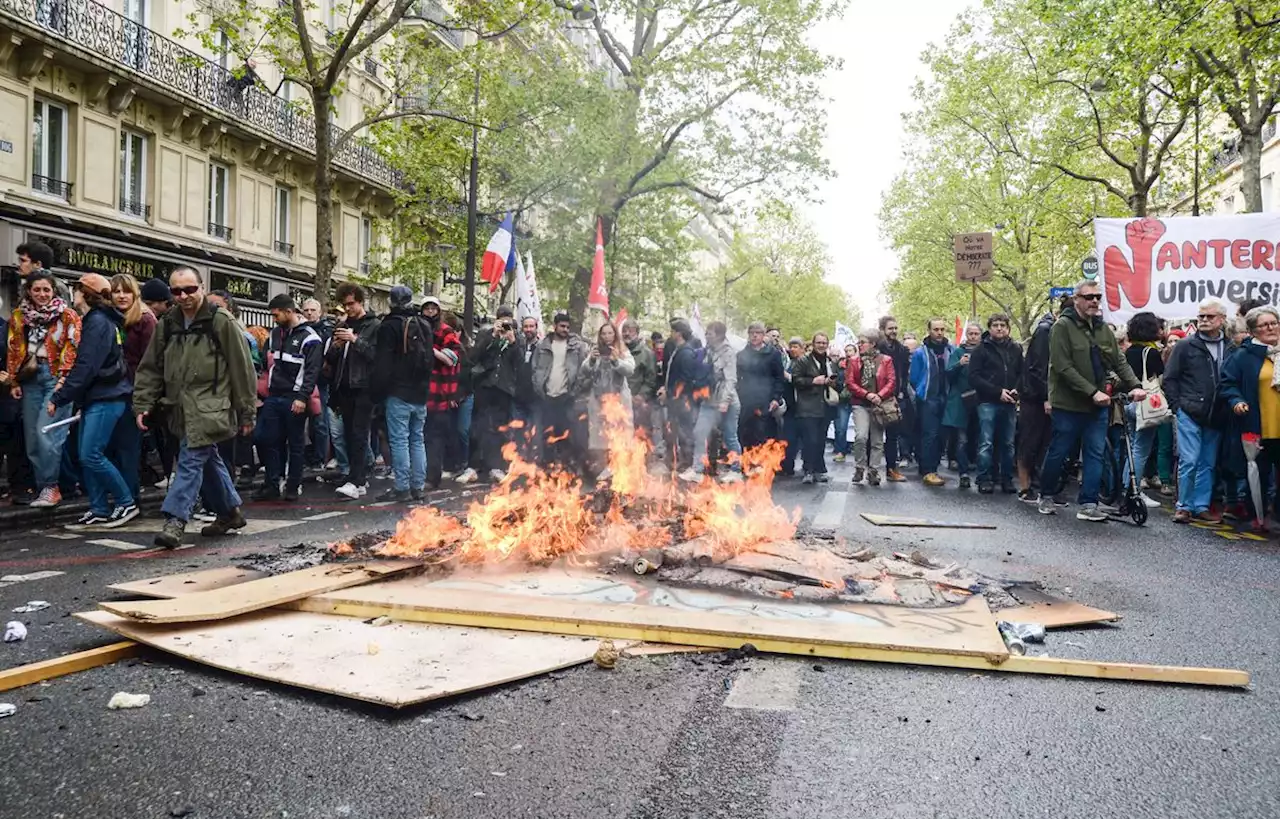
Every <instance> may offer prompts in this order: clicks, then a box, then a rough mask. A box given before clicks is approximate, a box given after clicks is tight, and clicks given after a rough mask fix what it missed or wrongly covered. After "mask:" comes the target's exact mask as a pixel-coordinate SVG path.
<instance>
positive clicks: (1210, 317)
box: [1196, 313, 1222, 321]
mask: <svg viewBox="0 0 1280 819" xmlns="http://www.w3.org/2000/svg"><path fill="white" fill-rule="evenodd" d="M1216 318H1222V316H1220V315H1219V314H1217V313H1203V314H1201V315H1199V316H1196V321H1213V320H1214V319H1216Z"/></svg>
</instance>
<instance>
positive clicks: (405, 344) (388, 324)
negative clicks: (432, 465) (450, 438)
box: [370, 284, 434, 503]
mask: <svg viewBox="0 0 1280 819" xmlns="http://www.w3.org/2000/svg"><path fill="white" fill-rule="evenodd" d="M412 301H413V291H412V290H410V289H409V288H407V287H405V286H404V285H402V284H398V285H396V286H395V287H393V288H391V312H390V313H389V314H388V315H387V316H386V318H384V319H382V322H381V324H379V325H378V337H377V354H376V356H375V357H374V362H373V375H372V379H371V383H370V389H371V390H372V394H373V400H374V401H375V402H382V404H383V412H384V414H385V415H386V419H387V443H388V445H389V447H390V449H391V469H392V472H393V473H394V475H395V483H394V485H393V486H392V488H391V489H390V490H388V491H386V492H384V493H383V494H381V495H379V496H378V501H379V502H383V501H395V502H397V503H406V502H408V501H411V500H422V499H423V497H424V496H425V492H424V489H425V486H426V483H427V449H426V443H425V440H424V438H423V435H424V434H425V428H426V423H427V383H428V381H430V379H431V362H432V361H433V360H434V356H433V355H432V352H431V348H432V343H433V341H434V338H433V333H432V331H431V325H429V324H428V323H427V320H426V319H424V318H423V317H422V316H420V315H419V314H418V311H417V310H415V309H414V307H413V304H412V303H411V302H412Z"/></svg>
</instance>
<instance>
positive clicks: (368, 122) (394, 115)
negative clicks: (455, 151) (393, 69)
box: [333, 111, 502, 153]
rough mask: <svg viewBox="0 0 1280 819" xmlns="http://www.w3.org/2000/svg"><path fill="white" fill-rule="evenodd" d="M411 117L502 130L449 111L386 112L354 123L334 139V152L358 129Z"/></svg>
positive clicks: (487, 129) (486, 129)
mask: <svg viewBox="0 0 1280 819" xmlns="http://www.w3.org/2000/svg"><path fill="white" fill-rule="evenodd" d="M411 117H422V118H423V119H447V120H449V121H451V122H459V123H462V124H463V125H469V126H471V127H472V128H480V129H482V130H485V131H494V132H497V131H500V130H502V129H501V128H494V127H493V126H491V125H485V124H483V123H480V122H472V121H471V120H469V119H466V118H465V117H459V116H456V115H454V114H450V113H449V112H448V111H392V112H390V113H386V114H377V115H375V116H371V117H365V118H364V119H362V120H361V121H359V122H357V123H356V124H355V125H352V126H351V127H350V128H348V129H347V130H346V131H344V132H343V133H342V135H341V136H339V137H338V138H337V139H336V140H334V143H333V150H334V153H337V152H338V151H339V150H341V148H342V146H344V145H346V144H347V143H348V142H350V141H351V139H352V137H354V136H355V134H356V132H358V131H363V130H364V129H365V128H370V127H372V126H374V125H377V124H378V123H379V122H390V121H392V120H396V119H409V118H411Z"/></svg>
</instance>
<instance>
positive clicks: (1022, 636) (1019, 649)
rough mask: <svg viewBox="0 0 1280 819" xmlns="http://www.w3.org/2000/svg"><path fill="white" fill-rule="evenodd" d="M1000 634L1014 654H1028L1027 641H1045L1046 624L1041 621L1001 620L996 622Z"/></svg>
mask: <svg viewBox="0 0 1280 819" xmlns="http://www.w3.org/2000/svg"><path fill="white" fill-rule="evenodd" d="M996 628H998V629H1000V636H1001V637H1002V638H1004V644H1005V645H1006V646H1007V647H1008V648H1009V652H1010V653H1012V654H1019V655H1022V654H1026V653H1027V643H1043V642H1044V626H1042V625H1040V624H1039V623H1007V622H1005V621H1004V620H1000V621H998V622H997V623H996Z"/></svg>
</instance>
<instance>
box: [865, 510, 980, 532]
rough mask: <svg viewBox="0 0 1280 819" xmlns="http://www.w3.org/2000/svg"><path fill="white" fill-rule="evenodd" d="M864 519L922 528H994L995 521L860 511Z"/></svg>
mask: <svg viewBox="0 0 1280 819" xmlns="http://www.w3.org/2000/svg"><path fill="white" fill-rule="evenodd" d="M858 514H859V515H861V516H862V519H863V520H865V521H866V522H867V523H870V524H871V525H873V526H911V527H916V528H920V529H994V528H996V525H995V524H994V523H962V522H959V521H946V520H928V519H926V518H902V517H894V516H893V515H873V514H871V513H870V512H859V513H858Z"/></svg>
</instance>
